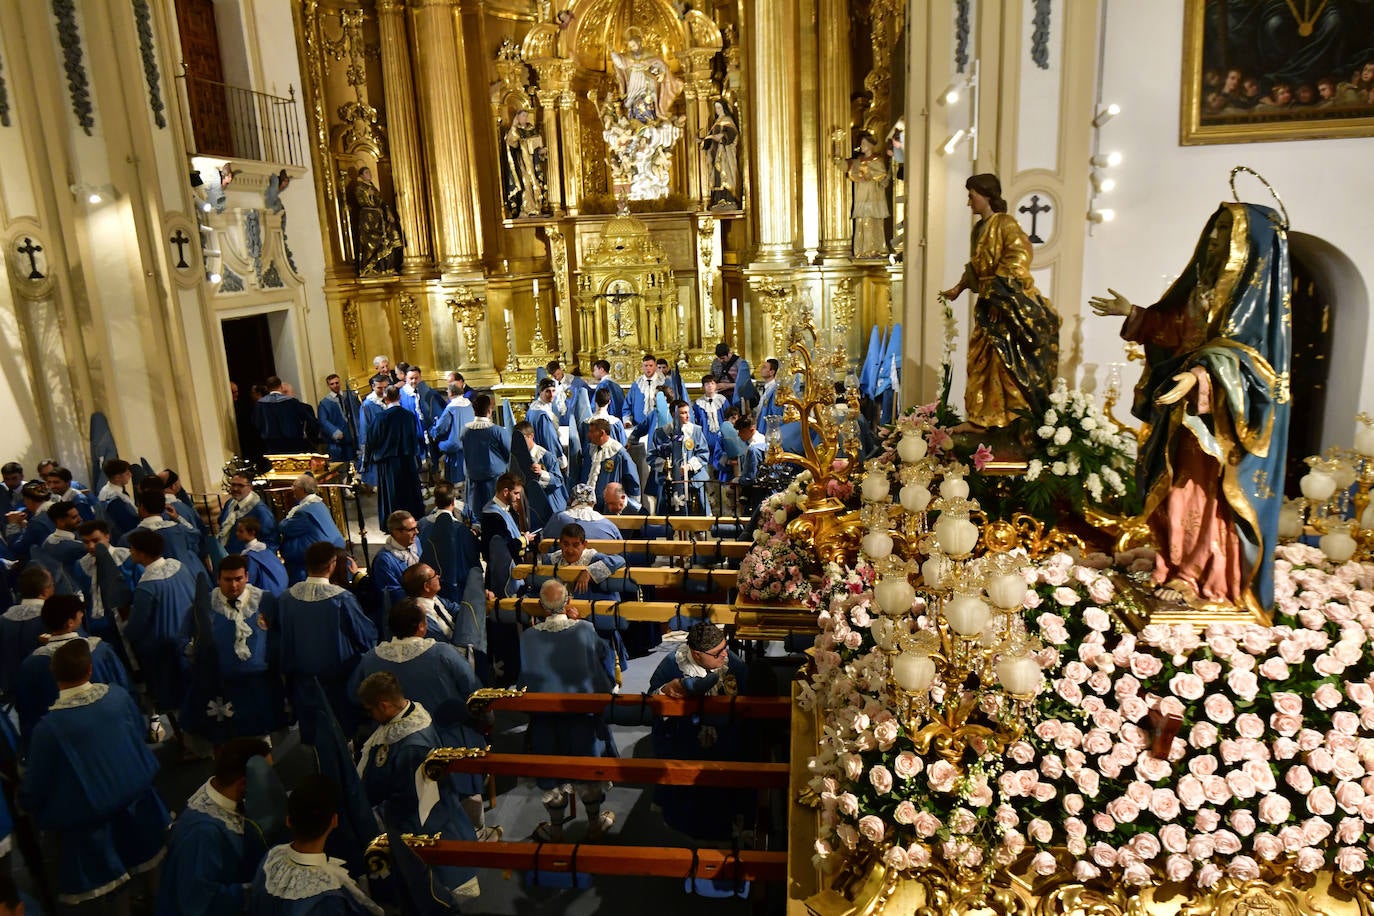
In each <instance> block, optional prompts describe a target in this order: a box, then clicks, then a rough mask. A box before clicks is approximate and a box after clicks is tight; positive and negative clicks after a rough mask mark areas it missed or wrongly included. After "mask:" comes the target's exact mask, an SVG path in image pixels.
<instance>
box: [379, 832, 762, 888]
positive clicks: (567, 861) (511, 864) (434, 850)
mask: <svg viewBox="0 0 1374 916" xmlns="http://www.w3.org/2000/svg"><path fill="white" fill-rule="evenodd" d="M403 839H404V840H405V843H406V845H407V846H409V847H410V848H411V849H412V850H414V851H415V855H416V857H417V858H419V859H420V861H422V862H424V863H425V864H427V865H466V866H472V867H476V868H499V869H510V870H514V869H519V870H520V871H531V870H534V869H536V868H537V869H538V870H539V871H548V872H572V871H574V866H575V867H576V872H577V874H590V875H645V876H649V877H657V878H678V879H683V878H691V877H696V878H698V879H700V880H703V881H706V880H710V879H712V878H720V879H724V880H727V881H781V880H783V879H784V878H786V877H787V853H785V852H755V851H753V850H743V849H742V850H740V852H739V854H738V855H736V854H735V853H732V852H731V851H729V850H728V849H699V850H696V851H695V852H693V850H691V849H683V848H682V847H680V846H592V845H587V844H577V845H574V844H572V843H542V844H541V843H481V842H475V841H467V840H434V839H431V838H429V837H423V836H413V835H410V834H406V835H405V836H404V837H403Z"/></svg>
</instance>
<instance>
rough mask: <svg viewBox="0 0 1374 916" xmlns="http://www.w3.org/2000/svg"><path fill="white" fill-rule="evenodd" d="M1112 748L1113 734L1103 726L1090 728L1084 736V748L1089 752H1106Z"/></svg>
mask: <svg viewBox="0 0 1374 916" xmlns="http://www.w3.org/2000/svg"><path fill="white" fill-rule="evenodd" d="M1111 749H1112V736H1111V735H1109V734H1107V732H1106V731H1105V730H1103V729H1101V728H1094V729H1090V730H1089V731H1088V733H1087V734H1086V735H1084V736H1083V750H1085V751H1087V752H1088V753H1089V754H1105V753H1107V752H1108V751H1110V750H1111Z"/></svg>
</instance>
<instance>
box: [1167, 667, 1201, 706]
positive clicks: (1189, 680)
mask: <svg viewBox="0 0 1374 916" xmlns="http://www.w3.org/2000/svg"><path fill="white" fill-rule="evenodd" d="M1169 690H1171V691H1172V692H1173V694H1174V696H1176V697H1178V698H1180V699H1183V700H1187V701H1189V702H1192V701H1193V700H1198V699H1201V698H1202V695H1203V693H1205V692H1206V690H1207V686H1206V685H1205V684H1204V683H1203V682H1202V678H1200V677H1198V676H1197V675H1196V674H1187V673H1179V674H1175V675H1174V676H1173V677H1171V678H1169Z"/></svg>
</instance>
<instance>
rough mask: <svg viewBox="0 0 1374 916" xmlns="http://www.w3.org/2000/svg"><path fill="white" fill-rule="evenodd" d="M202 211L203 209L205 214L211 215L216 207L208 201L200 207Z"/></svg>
mask: <svg viewBox="0 0 1374 916" xmlns="http://www.w3.org/2000/svg"><path fill="white" fill-rule="evenodd" d="M200 209H201V210H202V211H204V212H205V213H209V212H210V211H211V210H213V209H214V207H212V206H211V205H210V201H208V200H207V201H205V202H204V203H203V204H201V205H200Z"/></svg>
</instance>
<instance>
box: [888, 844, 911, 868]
mask: <svg viewBox="0 0 1374 916" xmlns="http://www.w3.org/2000/svg"><path fill="white" fill-rule="evenodd" d="M883 862H884V863H885V864H886V865H887V867H888V868H893V869H896V870H897V871H901V870H903V869H906V868H910V867H911V857H910V856H909V855H907V854H906V849H905V848H903V847H901V846H891V847H889V848H888V850H887V852H885V853H883Z"/></svg>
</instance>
